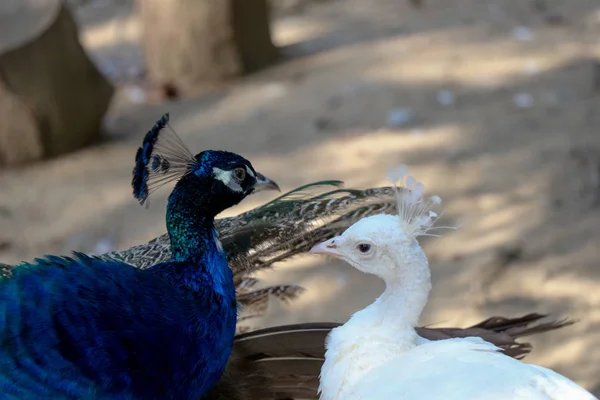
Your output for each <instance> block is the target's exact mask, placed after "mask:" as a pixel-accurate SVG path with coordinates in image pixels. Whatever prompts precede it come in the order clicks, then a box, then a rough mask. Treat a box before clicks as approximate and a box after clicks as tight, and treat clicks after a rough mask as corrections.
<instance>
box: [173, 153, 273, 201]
mask: <svg viewBox="0 0 600 400" xmlns="http://www.w3.org/2000/svg"><path fill="white" fill-rule="evenodd" d="M194 158H195V160H196V162H195V163H194V164H192V165H190V167H189V173H187V174H185V175H184V176H183V177H182V178H181V180H180V184H182V185H183V184H187V185H188V187H189V186H196V187H203V188H204V187H206V186H207V185H208V187H209V191H210V193H211V196H214V198H216V199H219V203H220V204H221V205H222V206H224V207H225V208H227V207H231V206H233V205H235V204H238V203H239V202H240V201H242V200H243V199H244V198H245V197H246V196H248V195H250V194H252V193H256V192H259V191H261V190H279V186H278V185H277V183H275V182H274V181H272V180H271V179H269V178H267V177H265V176H264V175H263V174H261V173H259V172H256V170H255V169H254V167H253V166H252V163H250V161H248V160H246V159H245V158H244V157H242V156H240V155H238V154H235V153H231V152H229V151H222V150H206V151H203V152H201V153H199V154H197V155H196V156H195V157H194Z"/></svg>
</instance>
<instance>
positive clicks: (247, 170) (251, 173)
mask: <svg viewBox="0 0 600 400" xmlns="http://www.w3.org/2000/svg"><path fill="white" fill-rule="evenodd" d="M244 167H246V172H247V173H248V175H250V176H251V177H253V178H256V175H254V171H252V170H251V169H250V167H248V166H247V165H244Z"/></svg>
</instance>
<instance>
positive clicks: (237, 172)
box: [232, 168, 246, 182]
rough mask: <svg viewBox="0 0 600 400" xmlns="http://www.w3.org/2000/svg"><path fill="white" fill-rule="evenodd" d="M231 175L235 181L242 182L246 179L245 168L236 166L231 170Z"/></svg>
mask: <svg viewBox="0 0 600 400" xmlns="http://www.w3.org/2000/svg"><path fill="white" fill-rule="evenodd" d="M232 175H233V178H234V179H235V180H236V181H237V182H243V181H244V179H246V170H245V169H244V168H236V169H234V170H233V171H232Z"/></svg>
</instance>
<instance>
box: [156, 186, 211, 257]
mask: <svg viewBox="0 0 600 400" xmlns="http://www.w3.org/2000/svg"><path fill="white" fill-rule="evenodd" d="M207 194H210V187H206V188H202V187H193V188H192V187H189V186H187V185H177V186H176V187H175V188H174V190H173V192H172V193H171V196H170V197H169V203H168V205H167V231H168V233H169V236H170V240H171V253H172V255H171V260H172V261H182V262H183V261H188V262H193V263H198V262H202V261H203V260H202V259H203V258H205V256H206V255H207V253H212V250H220V249H219V248H218V247H219V245H218V244H217V243H216V241H215V238H216V237H215V233H214V232H215V230H214V220H215V216H216V215H217V214H218V211H216V210H214V209H213V207H211V205H210V203H209V199H208V197H209V196H208V195H207Z"/></svg>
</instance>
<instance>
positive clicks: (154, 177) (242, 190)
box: [132, 114, 279, 215]
mask: <svg viewBox="0 0 600 400" xmlns="http://www.w3.org/2000/svg"><path fill="white" fill-rule="evenodd" d="M168 121H169V115H168V114H165V115H164V116H163V117H162V118H161V119H160V120H159V121H158V122H157V123H156V124H155V125H154V127H153V128H152V129H151V130H150V131H149V132H148V133H147V134H146V136H145V137H144V143H143V145H142V147H140V148H139V149H138V151H137V154H136V157H135V168H134V170H133V180H132V186H133V195H134V196H135V198H137V199H138V200H139V202H140V203H141V204H144V202H145V201H146V200H147V199H148V196H149V195H150V194H151V193H152V192H153V191H155V190H156V189H158V188H159V187H161V186H163V185H164V184H166V183H168V182H172V181H178V182H177V185H176V187H175V190H174V191H173V194H172V195H171V196H175V197H179V198H182V197H187V198H189V199H192V200H197V201H198V202H200V201H201V200H202V203H203V204H201V206H202V207H203V209H204V210H205V211H209V209H210V211H213V212H214V213H215V215H216V214H217V213H219V212H221V211H223V210H225V209H226V208H229V207H231V206H234V205H236V204H238V203H239V202H240V201H242V200H243V199H244V198H245V197H246V196H248V195H250V194H252V193H255V192H258V191H261V190H279V186H278V185H277V184H276V183H275V182H274V181H272V180H270V179H268V178H266V177H265V176H264V175H262V174H260V173H258V172H256V170H255V169H254V167H253V166H252V164H251V163H250V161H248V160H246V159H245V158H244V157H242V156H240V155H238V154H235V153H231V152H228V151H221V150H206V151H203V152H201V153H198V154H197V155H195V156H194V155H193V154H192V153H191V152H190V150H188V148H187V147H186V146H185V144H184V143H183V142H182V141H181V139H180V138H179V136H177V134H175V132H174V131H173V130H172V129H170V127H169V125H168ZM165 128H168V129H165Z"/></svg>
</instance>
